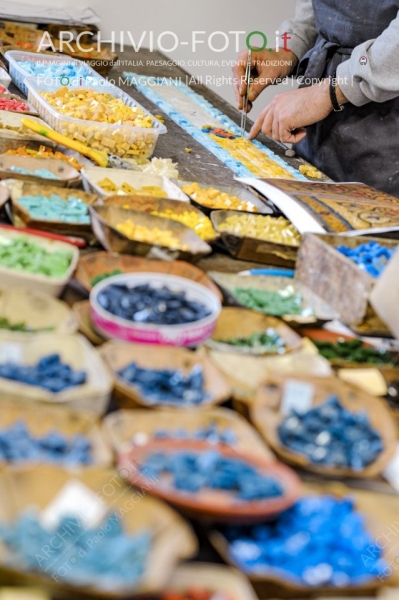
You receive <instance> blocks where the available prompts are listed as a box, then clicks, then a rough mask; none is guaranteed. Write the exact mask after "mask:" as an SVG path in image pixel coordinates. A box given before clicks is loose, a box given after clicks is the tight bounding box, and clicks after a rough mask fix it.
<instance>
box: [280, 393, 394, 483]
mask: <svg viewBox="0 0 399 600" xmlns="http://www.w3.org/2000/svg"><path fill="white" fill-rule="evenodd" d="M278 434H279V437H280V441H281V442H282V444H284V446H287V447H288V448H290V449H291V450H293V451H294V452H299V453H300V454H304V455H305V456H307V457H308V458H309V460H310V461H311V462H312V463H318V464H321V465H332V466H335V467H342V468H343V467H348V468H351V469H354V470H356V471H361V470H362V469H364V468H365V467H367V465H370V464H371V463H373V462H374V461H375V460H376V458H377V456H378V455H379V454H380V453H381V452H382V450H383V444H382V440H381V437H380V435H379V433H377V431H375V430H374V429H372V427H371V426H370V423H369V419H368V416H367V413H366V412H365V411H363V412H359V413H353V412H349V411H348V410H346V408H344V407H343V406H342V405H341V404H340V402H339V400H338V398H336V397H332V398H330V399H329V400H327V402H325V403H324V404H321V405H320V406H316V407H315V408H312V409H311V410H309V411H307V412H306V413H304V414H301V413H299V412H296V411H293V412H292V413H291V414H290V415H288V417H286V418H285V419H284V420H283V422H282V423H281V424H280V425H279V428H278Z"/></svg>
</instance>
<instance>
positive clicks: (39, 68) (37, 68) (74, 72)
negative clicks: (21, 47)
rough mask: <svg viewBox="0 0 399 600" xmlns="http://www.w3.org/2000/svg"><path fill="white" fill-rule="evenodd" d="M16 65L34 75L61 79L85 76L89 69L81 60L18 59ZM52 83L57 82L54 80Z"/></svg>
mask: <svg viewBox="0 0 399 600" xmlns="http://www.w3.org/2000/svg"><path fill="white" fill-rule="evenodd" d="M18 66H19V67H20V68H21V69H23V70H24V71H25V73H28V74H29V75H33V76H34V77H39V76H40V77H43V78H44V77H46V78H47V77H48V78H49V79H55V80H57V79H63V78H79V77H83V78H87V77H88V76H90V72H89V70H88V69H87V68H86V66H85V64H84V63H83V62H82V64H81V65H79V64H78V63H72V62H71V63H68V62H64V61H63V62H61V61H50V60H48V61H46V60H39V61H30V60H21V61H18ZM54 83H57V82H56V81H55V82H54Z"/></svg>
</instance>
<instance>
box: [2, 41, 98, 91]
mask: <svg viewBox="0 0 399 600" xmlns="http://www.w3.org/2000/svg"><path fill="white" fill-rule="evenodd" d="M5 56H6V59H7V60H8V64H9V67H8V68H9V71H10V75H11V78H12V80H13V82H14V83H15V85H16V86H17V87H18V88H19V89H20V90H21V92H22V93H23V94H25V96H27V95H28V88H27V87H26V81H27V80H29V79H33V80H35V79H36V78H35V77H34V76H33V75H31V74H30V73H28V72H27V71H25V70H24V69H23V68H22V67H21V66H20V65H19V63H21V62H25V61H28V62H31V63H39V62H43V63H59V64H60V65H62V64H69V65H70V64H73V65H75V66H76V67H78V68H81V69H84V70H85V72H86V73H87V77H88V78H91V77H92V78H93V79H103V80H104V78H103V77H101V75H99V74H98V73H96V71H95V70H94V69H92V68H91V67H89V65H87V64H86V63H84V62H83V61H82V60H77V59H76V58H71V57H70V56H60V55H58V54H57V55H54V56H51V54H36V53H34V52H23V51H20V52H19V51H18V50H9V51H8V52H6V55H5ZM76 79H77V78H76ZM10 81H11V79H10ZM104 81H105V80H104ZM76 83H78V81H76ZM54 84H55V81H54ZM59 85H61V83H59ZM6 87H8V86H6Z"/></svg>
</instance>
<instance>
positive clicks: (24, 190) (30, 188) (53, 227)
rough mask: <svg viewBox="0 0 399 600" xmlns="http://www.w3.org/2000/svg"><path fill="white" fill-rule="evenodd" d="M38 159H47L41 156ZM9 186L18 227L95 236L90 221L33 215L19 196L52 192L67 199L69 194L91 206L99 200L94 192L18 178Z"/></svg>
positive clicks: (48, 194) (49, 194)
mask: <svg viewBox="0 0 399 600" xmlns="http://www.w3.org/2000/svg"><path fill="white" fill-rule="evenodd" d="M38 160H45V159H42V158H39V159H38ZM61 162H62V161H61ZM9 187H10V190H11V200H12V209H13V218H14V219H13V220H14V224H15V225H16V226H17V227H30V228H32V229H42V230H43V231H51V232H53V233H61V234H63V235H80V236H83V237H86V238H87V237H89V238H92V237H93V234H92V229H91V225H90V223H87V224H82V223H64V222H63V221H51V220H46V219H36V218H34V217H31V215H30V213H29V212H28V211H27V210H26V209H25V208H24V207H23V206H22V205H21V204H19V198H20V197H21V196H24V195H27V194H29V195H30V194H31V195H36V194H40V195H43V196H47V197H48V196H51V194H57V196H59V197H60V198H62V199H65V200H66V199H67V198H68V197H69V196H76V197H78V198H80V200H82V202H84V203H85V204H87V205H88V206H89V207H90V206H91V205H92V204H94V203H95V202H96V201H97V196H95V195H94V194H88V193H87V192H83V191H81V190H75V189H74V190H68V189H63V188H59V187H54V186H52V185H51V186H50V185H38V184H35V183H28V182H23V181H16V180H14V181H13V182H12V183H10V184H9Z"/></svg>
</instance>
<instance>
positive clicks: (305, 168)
mask: <svg viewBox="0 0 399 600" xmlns="http://www.w3.org/2000/svg"><path fill="white" fill-rule="evenodd" d="M299 172H300V173H302V175H305V177H308V178H309V179H323V173H322V172H321V171H319V170H318V169H316V167H314V166H313V165H301V166H300V167H299Z"/></svg>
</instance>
